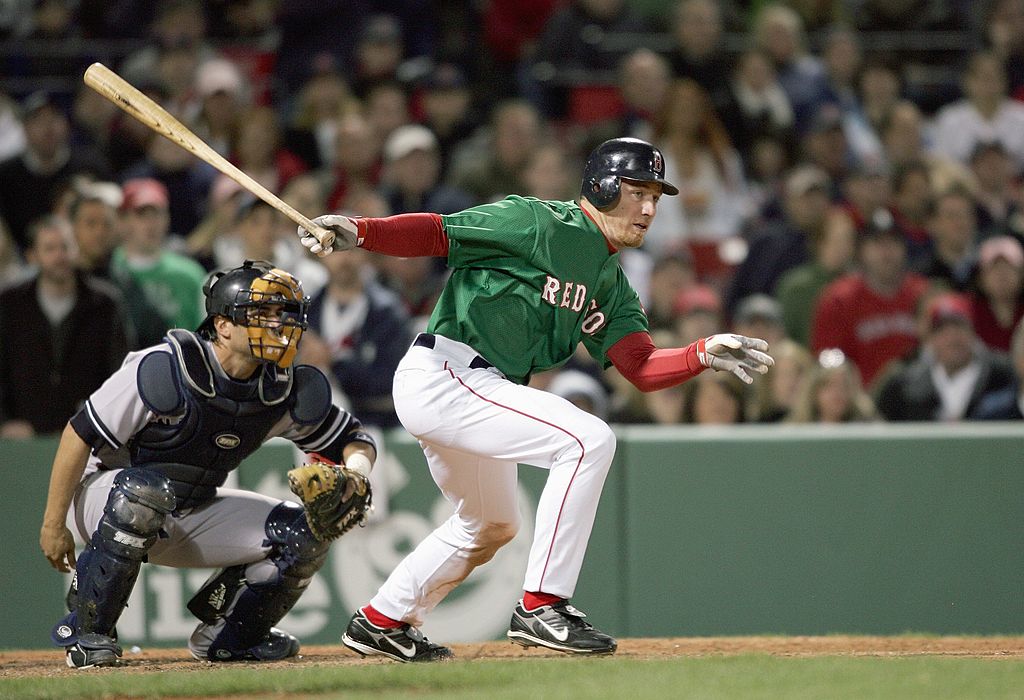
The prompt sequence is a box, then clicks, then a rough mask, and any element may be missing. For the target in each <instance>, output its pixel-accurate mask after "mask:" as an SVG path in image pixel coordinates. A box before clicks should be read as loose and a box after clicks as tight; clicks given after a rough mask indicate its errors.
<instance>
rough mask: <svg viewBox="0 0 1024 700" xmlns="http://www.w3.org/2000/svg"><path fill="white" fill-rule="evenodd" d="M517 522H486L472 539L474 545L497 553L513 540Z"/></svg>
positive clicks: (517, 526) (516, 531)
mask: <svg viewBox="0 0 1024 700" xmlns="http://www.w3.org/2000/svg"><path fill="white" fill-rule="evenodd" d="M518 532H519V522H518V521H516V522H486V523H484V524H483V526H482V527H481V528H480V531H479V532H478V533H477V535H476V537H475V538H474V539H475V541H476V543H477V544H479V545H481V546H482V547H485V548H490V549H492V550H493V551H497V550H498V549H500V548H501V547H504V546H505V545H507V544H508V543H509V542H511V541H512V540H514V539H515V537H516V534H517V533H518Z"/></svg>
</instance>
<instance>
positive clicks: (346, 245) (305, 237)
mask: <svg viewBox="0 0 1024 700" xmlns="http://www.w3.org/2000/svg"><path fill="white" fill-rule="evenodd" d="M313 223H314V224H316V225H317V226H323V227H324V228H327V229H330V230H331V231H334V236H335V238H334V244H333V245H330V246H327V247H326V248H325V247H323V246H322V245H320V241H318V240H317V238H316V236H314V235H313V234H312V233H310V232H309V231H307V230H306V229H304V228H302V227H301V226H300V227H299V229H298V231H296V233H298V235H299V242H300V243H302V245H304V246H306V247H307V248H309V252H311V253H313V254H314V255H317V256H318V257H321V258H322V257H324V256H325V255H330V254H331V252H332V251H333V250H334V249H335V248H337V249H338V250H349V249H351V248H355V247H356V243H357V241H358V240H359V233H358V231H357V229H356V224H355V222H354V221H352V219H350V218H349V217H347V216H341V215H340V214H324V215H323V216H318V217H316V218H315V219H313Z"/></svg>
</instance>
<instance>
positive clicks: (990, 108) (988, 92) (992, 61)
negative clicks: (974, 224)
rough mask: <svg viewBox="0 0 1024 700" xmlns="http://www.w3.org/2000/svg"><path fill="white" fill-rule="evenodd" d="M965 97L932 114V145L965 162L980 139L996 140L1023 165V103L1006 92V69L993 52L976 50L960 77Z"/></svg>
mask: <svg viewBox="0 0 1024 700" xmlns="http://www.w3.org/2000/svg"><path fill="white" fill-rule="evenodd" d="M963 88H964V93H965V95H966V96H965V97H964V99H962V100H958V101H957V102H954V103H952V104H949V105H946V106H945V107H943V108H942V109H941V110H939V112H938V114H936V116H935V126H934V131H933V139H934V149H935V151H936V152H938V153H941V154H943V155H945V156H947V157H949V158H952V159H953V160H956V161H959V162H961V163H967V162H968V160H969V159H970V156H971V151H972V150H973V149H974V146H975V144H976V143H978V142H979V141H999V142H1000V143H1002V144H1003V147H1004V148H1005V149H1006V151H1007V152H1008V153H1009V154H1010V155H1011V156H1012V158H1013V161H1014V165H1015V167H1016V169H1017V170H1018V171H1020V170H1021V169H1024V104H1021V103H1020V102H1017V101H1016V100H1013V99H1010V97H1009V96H1008V95H1007V85H1006V69H1005V68H1004V67H1003V64H1002V61H1000V59H999V57H998V56H996V55H995V54H992V53H988V52H983V51H982V52H978V53H975V54H974V55H973V56H972V57H971V60H970V62H969V63H968V65H967V71H966V73H965V74H964V78H963Z"/></svg>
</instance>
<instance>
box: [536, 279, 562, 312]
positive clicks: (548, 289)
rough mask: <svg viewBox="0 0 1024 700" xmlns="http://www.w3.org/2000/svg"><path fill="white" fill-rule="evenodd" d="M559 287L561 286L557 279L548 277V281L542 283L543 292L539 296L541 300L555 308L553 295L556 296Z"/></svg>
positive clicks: (555, 303) (555, 301)
mask: <svg viewBox="0 0 1024 700" xmlns="http://www.w3.org/2000/svg"><path fill="white" fill-rule="evenodd" d="M561 286H562V285H561V284H559V282H558V280H557V279H555V278H554V277H552V276H551V275H548V279H547V281H546V282H545V283H544V292H543V293H542V294H541V295H540V296H541V299H543V300H544V301H546V302H547V303H549V304H551V305H552V306H557V305H558V301H557V300H556V299H555V295H556V294H558V290H559V288H560V287H561Z"/></svg>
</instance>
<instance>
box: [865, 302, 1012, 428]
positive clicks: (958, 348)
mask: <svg viewBox="0 0 1024 700" xmlns="http://www.w3.org/2000/svg"><path fill="white" fill-rule="evenodd" d="M924 324H925V327H926V330H925V338H924V345H923V348H922V352H921V354H920V357H919V358H918V359H916V360H914V361H913V362H910V363H908V364H906V365H905V366H903V367H900V368H898V369H897V370H895V371H894V372H892V373H891V374H889V375H888V376H887V377H885V378H883V380H882V381H881V383H880V384H879V386H878V392H877V398H876V402H877V405H878V409H879V411H880V412H881V413H882V415H883V416H885V418H886V419H887V420H891V421H959V420H973V419H975V418H976V417H977V416H976V411H977V409H978V407H979V404H980V401H981V398H982V397H983V396H985V395H986V394H990V393H992V392H995V391H999V390H1002V389H1006V388H1007V387H1011V386H1013V384H1014V374H1013V368H1012V367H1011V365H1010V363H1009V361H1008V360H1007V359H1006V357H1005V356H1004V355H1002V354H997V353H993V352H992V351H991V350H989V349H988V348H986V347H985V345H984V343H981V342H980V341H979V340H978V337H977V336H976V335H975V333H974V328H973V326H972V319H971V305H970V302H969V300H968V299H967V298H966V297H964V296H963V295H960V294H955V293H949V292H947V293H942V294H939V295H938V296H936V297H933V298H932V299H931V300H929V302H928V303H927V305H926V306H925V310H924Z"/></svg>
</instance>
